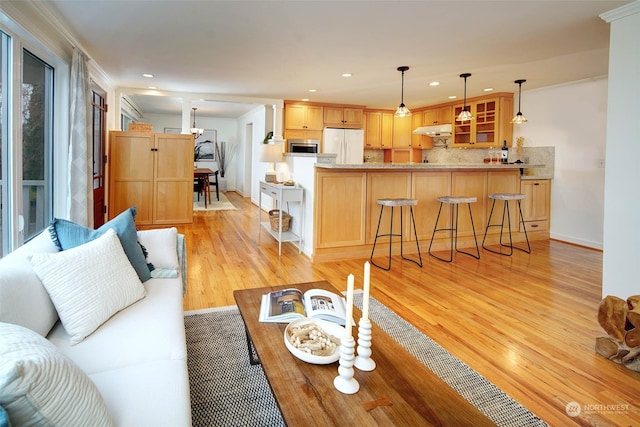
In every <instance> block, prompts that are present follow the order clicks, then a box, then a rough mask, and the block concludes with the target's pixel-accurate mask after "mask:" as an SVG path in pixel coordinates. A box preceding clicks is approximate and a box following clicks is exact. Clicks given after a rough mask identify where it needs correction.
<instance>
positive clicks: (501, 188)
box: [476, 171, 520, 234]
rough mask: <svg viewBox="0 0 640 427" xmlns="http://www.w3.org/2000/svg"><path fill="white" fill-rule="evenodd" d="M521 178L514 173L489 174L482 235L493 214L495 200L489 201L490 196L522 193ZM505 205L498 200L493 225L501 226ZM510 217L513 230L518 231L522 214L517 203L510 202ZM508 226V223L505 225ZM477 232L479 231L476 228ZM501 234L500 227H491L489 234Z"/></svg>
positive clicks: (495, 172)
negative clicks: (492, 208)
mask: <svg viewBox="0 0 640 427" xmlns="http://www.w3.org/2000/svg"><path fill="white" fill-rule="evenodd" d="M519 188H520V176H518V175H517V174H514V173H513V171H489V172H487V199H486V200H485V219H486V220H485V223H484V224H482V230H481V232H482V234H484V230H485V228H486V226H487V223H486V221H488V220H489V214H490V213H491V205H492V204H493V199H489V198H488V197H489V194H493V193H518V192H520V190H519ZM503 209H504V205H503V201H502V200H496V205H495V209H494V210H493V219H492V220H491V223H492V224H500V221H501V220H502V213H503ZM509 216H510V223H511V230H512V231H516V230H518V229H519V227H518V224H519V221H520V213H519V212H518V205H517V204H516V203H515V202H509ZM505 225H506V223H505ZM476 232H478V229H477V228H476ZM496 233H498V234H499V233H500V228H499V227H491V228H490V229H489V232H488V234H496Z"/></svg>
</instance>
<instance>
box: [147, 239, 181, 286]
mask: <svg viewBox="0 0 640 427" xmlns="http://www.w3.org/2000/svg"><path fill="white" fill-rule="evenodd" d="M177 239H178V229H177V228H175V227H171V228H161V229H154V230H140V231H138V240H139V241H140V244H141V245H142V246H144V247H145V248H146V249H147V262H149V263H151V264H153V266H154V267H155V268H156V269H163V270H175V271H177V270H178V269H179V268H180V264H179V263H178V251H177V250H176V243H177ZM174 277H175V276H174Z"/></svg>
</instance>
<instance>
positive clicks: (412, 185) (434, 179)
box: [312, 163, 550, 261]
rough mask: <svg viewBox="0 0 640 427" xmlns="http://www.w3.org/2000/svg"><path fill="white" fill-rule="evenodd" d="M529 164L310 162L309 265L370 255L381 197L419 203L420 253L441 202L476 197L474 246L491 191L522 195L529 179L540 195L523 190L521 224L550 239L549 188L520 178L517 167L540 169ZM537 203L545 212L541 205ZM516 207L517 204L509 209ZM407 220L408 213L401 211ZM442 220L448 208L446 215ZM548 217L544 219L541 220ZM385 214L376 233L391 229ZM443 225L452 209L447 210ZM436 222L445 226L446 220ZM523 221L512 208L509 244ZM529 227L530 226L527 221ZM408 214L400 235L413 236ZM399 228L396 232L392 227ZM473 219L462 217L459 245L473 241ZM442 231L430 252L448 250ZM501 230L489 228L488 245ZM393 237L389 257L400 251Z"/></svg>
mask: <svg viewBox="0 0 640 427" xmlns="http://www.w3.org/2000/svg"><path fill="white" fill-rule="evenodd" d="M542 167H544V166H543V165H533V164H526V165H525V164H485V163H482V164H460V163H454V164H436V163H403V164H391V163H364V164H361V165H336V164H331V163H324V164H320V163H317V164H316V165H315V178H314V180H313V181H314V189H313V199H314V203H313V204H314V212H313V243H312V246H313V250H312V258H313V260H314V261H327V260H336V259H346V258H367V257H369V255H370V253H371V247H372V245H373V239H374V238H375V233H376V228H377V226H378V217H379V215H380V205H378V204H377V202H376V201H377V199H380V198H413V199H417V200H418V205H417V206H415V207H414V215H415V221H416V228H417V233H418V240H419V243H420V248H421V251H422V252H426V248H427V247H428V245H429V243H430V239H431V235H432V232H433V227H434V224H435V220H436V216H437V213H438V207H439V202H438V201H437V198H438V197H440V196H445V195H463V196H475V197H477V200H478V201H477V203H473V204H472V212H473V221H474V224H473V229H475V232H476V235H477V236H478V240H479V242H481V240H482V236H483V235H484V229H485V226H486V221H487V218H488V217H489V213H490V209H491V200H490V199H489V198H488V195H489V194H490V193H520V192H522V191H523V190H522V188H523V187H522V186H521V183H522V182H523V181H526V180H532V183H533V184H535V185H536V187H534V189H536V190H537V187H538V185H539V184H540V182H546V183H547V185H543V186H542V187H541V188H543V190H544V191H537V192H536V193H535V194H534V192H532V191H529V192H525V194H527V198H526V199H525V201H523V206H522V208H523V215H524V217H525V221H531V224H532V226H533V227H531V228H528V229H527V232H528V234H529V239H530V240H540V239H548V238H549V222H548V214H549V188H550V186H549V185H548V178H550V177H544V176H542V177H541V176H535V175H533V176H532V175H529V174H521V171H520V169H521V168H526V169H535V168H542ZM540 206H542V207H540ZM513 207H515V205H514V206H513ZM403 214H405V215H409V213H408V211H407V212H405V213H403ZM442 215H445V211H443V214H442ZM545 215H546V217H545ZM389 216H390V215H389V210H386V211H385V213H384V215H383V217H382V222H381V225H380V227H381V230H388V229H389ZM445 218H446V220H447V221H448V220H449V212H448V210H447V211H446V216H445ZM445 218H441V219H440V221H441V222H442V221H443V219H445ZM519 220H520V217H519V215H517V214H515V212H514V210H513V209H512V215H511V228H512V230H513V231H514V234H513V237H514V242H518V241H523V240H524V239H525V235H524V232H523V231H522V230H521V226H520V225H519ZM527 223H529V222H527ZM410 224H411V223H410V221H409V218H408V216H406V217H404V218H403V226H404V227H406V229H405V230H403V234H404V236H407V237H406V238H409V236H411V239H413V232H410V230H409V226H410ZM396 227H397V228H396ZM399 227H400V224H399V221H394V230H393V232H394V233H398V232H399ZM473 229H472V225H471V222H470V221H469V219H468V217H467V216H466V215H461V216H460V219H459V231H458V247H460V248H463V247H469V246H472V245H474V244H475V242H474V238H473V231H472V230H473ZM445 234H446V233H440V235H439V236H438V237H437V238H436V239H435V240H434V242H433V250H448V247H449V246H448V245H449V238H448V237H447V236H446V235H445ZM499 234H500V231H499V229H496V228H493V229H492V230H491V231H490V234H489V235H488V236H487V244H497V243H498V241H499ZM399 248H400V245H399V241H398V239H397V238H396V239H395V240H394V245H393V253H394V254H399V250H400V249H399ZM404 250H405V252H406V253H408V254H410V253H411V251H412V250H413V251H414V252H415V251H416V249H415V247H414V246H413V245H405V246H404Z"/></svg>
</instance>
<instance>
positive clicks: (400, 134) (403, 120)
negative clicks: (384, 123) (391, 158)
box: [393, 116, 411, 148]
mask: <svg viewBox="0 0 640 427" xmlns="http://www.w3.org/2000/svg"><path fill="white" fill-rule="evenodd" d="M410 146H411V117H395V116H394V118H393V148H409V147H410Z"/></svg>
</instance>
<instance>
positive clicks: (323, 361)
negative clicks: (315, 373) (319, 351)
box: [284, 319, 344, 365]
mask: <svg viewBox="0 0 640 427" xmlns="http://www.w3.org/2000/svg"><path fill="white" fill-rule="evenodd" d="M306 324H315V325H317V326H318V327H320V328H321V329H322V330H323V331H324V332H326V333H327V334H329V335H332V336H334V337H336V338H338V340H341V339H342V337H343V336H344V327H342V326H340V325H338V324H336V323H332V322H328V321H326V320H321V319H297V320H294V321H293V322H291V323H289V324H288V325H287V327H286V328H285V330H284V345H285V346H286V347H287V349H288V350H289V351H290V352H291V354H293V355H294V356H295V357H297V358H298V359H300V360H302V361H304V362H307V363H313V364H315V365H327V364H329V363H333V362H337V361H338V360H339V359H340V345H339V344H338V345H336V349H335V350H334V352H333V353H332V354H330V355H329V356H316V355H314V354H311V353H307V352H305V351H302V350H300V349H298V348H296V347H294V346H293V344H291V343H290V342H289V339H288V336H289V328H293V327H297V326H302V325H306Z"/></svg>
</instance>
